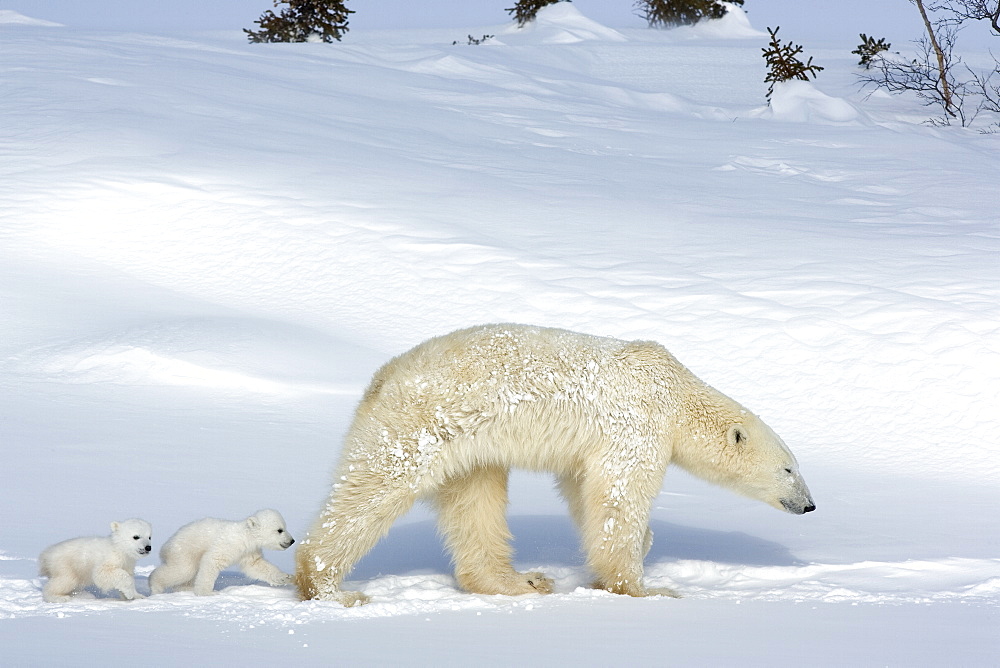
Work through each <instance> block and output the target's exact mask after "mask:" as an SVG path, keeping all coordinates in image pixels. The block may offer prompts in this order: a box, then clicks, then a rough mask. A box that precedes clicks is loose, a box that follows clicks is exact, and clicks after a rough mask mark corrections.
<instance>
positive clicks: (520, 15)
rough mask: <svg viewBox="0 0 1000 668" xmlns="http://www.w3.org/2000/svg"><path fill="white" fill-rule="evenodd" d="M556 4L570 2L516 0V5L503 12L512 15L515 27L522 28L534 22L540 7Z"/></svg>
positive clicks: (562, 0)
mask: <svg viewBox="0 0 1000 668" xmlns="http://www.w3.org/2000/svg"><path fill="white" fill-rule="evenodd" d="M557 2H570V0H517V3H516V4H515V5H514V6H513V7H511V8H510V9H505V10H504V11H505V12H507V13H508V14H513V15H514V19H515V20H516V21H517V27H518V28H523V27H524V24H525V23H530V22H531V21H534V20H535V14H537V13H538V10H539V9H541V8H542V7H547V6H548V5H554V4H556V3H557Z"/></svg>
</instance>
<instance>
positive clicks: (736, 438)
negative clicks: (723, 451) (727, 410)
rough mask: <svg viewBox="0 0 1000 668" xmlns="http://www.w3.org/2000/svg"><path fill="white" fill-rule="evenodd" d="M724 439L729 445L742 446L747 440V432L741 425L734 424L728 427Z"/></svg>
mask: <svg viewBox="0 0 1000 668" xmlns="http://www.w3.org/2000/svg"><path fill="white" fill-rule="evenodd" d="M726 440H727V441H728V442H729V445H735V446H743V445H746V442H747V433H746V432H745V431H744V430H743V427H742V426H741V425H738V424H735V425H733V426H732V427H730V428H729V434H727V438H726Z"/></svg>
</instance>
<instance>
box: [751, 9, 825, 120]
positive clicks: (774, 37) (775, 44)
mask: <svg viewBox="0 0 1000 668" xmlns="http://www.w3.org/2000/svg"><path fill="white" fill-rule="evenodd" d="M779 30H781V27H780V26H779V27H777V28H775V29H774V30H771V29H770V28H768V29H767V32H768V33H770V35H771V42H770V43H769V44H768V45H767V48H765V49H761V51H763V52H764V60H766V61H767V68H768V71H767V76H766V77H764V83H770V84H771V85H770V86H768V89H767V99H768V101H769V102H770V100H771V93H773V92H774V84H776V83H778V82H779V81H792V80H793V79H798V80H800V81H809V75H810V74H811V75H812V76H813V78H814V79H815V78H816V74H817V73H818V72H820V71H821V70H822V69H823V68H822V67H820V66H819V65H813V64H812V60H813V59H812V56H809V60H807V61H806V62H804V63H803V62H802V61H801V60H799V59H798V58H797V57H796V56H798V55H799V54H800V53H802V46H801V45H798V44H793V43H791V42H789V43H788V44H782V43H781V41H780V40H778V31H779Z"/></svg>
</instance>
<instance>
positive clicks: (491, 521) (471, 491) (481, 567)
mask: <svg viewBox="0 0 1000 668" xmlns="http://www.w3.org/2000/svg"><path fill="white" fill-rule="evenodd" d="M507 476H508V471H507V469H504V468H500V467H495V466H491V467H484V468H479V469H475V470H473V471H471V472H470V473H467V474H466V475H463V476H460V477H456V478H451V479H449V480H448V481H447V482H445V483H444V484H443V485H442V486H441V488H440V489H439V490H438V492H437V496H436V501H437V506H438V528H439V531H440V532H441V535H442V536H443V537H444V541H445V545H446V546H447V547H448V550H449V551H450V552H451V554H452V560H453V561H454V564H455V578H456V579H457V580H458V584H459V585H460V586H461V587H462V588H463V589H465V590H466V591H468V592H472V593H474V594H505V595H508V596H516V595H519V594H533V593H540V594H549V593H551V592H552V580H550V579H549V578H547V577H545V576H544V575H542V574H541V573H518V572H517V571H515V570H514V567H513V565H512V564H511V557H512V553H513V550H512V549H511V546H510V540H511V535H510V530H509V528H508V527H507V518H506V511H507Z"/></svg>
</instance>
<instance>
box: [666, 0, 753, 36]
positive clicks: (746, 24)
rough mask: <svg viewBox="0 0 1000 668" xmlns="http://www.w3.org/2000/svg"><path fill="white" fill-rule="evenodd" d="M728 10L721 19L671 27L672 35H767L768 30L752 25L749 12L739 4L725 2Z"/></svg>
mask: <svg viewBox="0 0 1000 668" xmlns="http://www.w3.org/2000/svg"><path fill="white" fill-rule="evenodd" d="M723 4H724V5H726V8H727V11H726V14H725V16H723V17H722V18H721V19H709V20H703V21H699V22H698V23H696V24H694V25H691V26H677V27H674V28H671V29H670V35H671V36H672V37H678V38H681V39H732V40H737V39H759V38H761V37H767V33H766V32H761V31H760V30H757V29H756V28H754V27H753V26H752V25H750V19H749V18H747V13H746V11H744V9H743V8H742V7H740V6H739V5H734V4H730V3H723Z"/></svg>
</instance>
